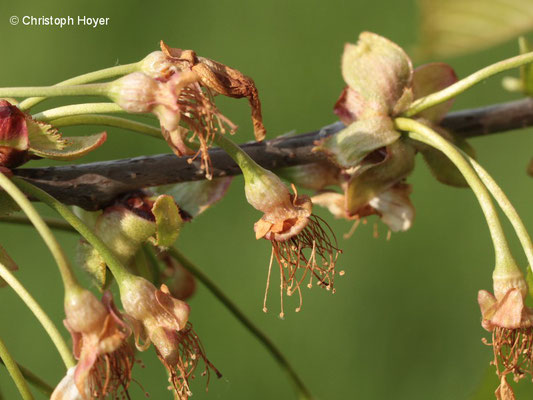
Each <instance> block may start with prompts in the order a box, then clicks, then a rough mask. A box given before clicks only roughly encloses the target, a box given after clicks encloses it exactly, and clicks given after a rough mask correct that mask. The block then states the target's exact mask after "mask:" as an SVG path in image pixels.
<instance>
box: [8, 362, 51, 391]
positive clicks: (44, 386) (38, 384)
mask: <svg viewBox="0 0 533 400" xmlns="http://www.w3.org/2000/svg"><path fill="white" fill-rule="evenodd" d="M0 364H3V365H5V364H4V363H3V361H2V360H0ZM17 366H18V367H19V369H20V372H21V373H22V376H23V377H24V379H26V380H27V381H28V382H29V383H30V384H31V385H32V386H34V387H35V388H36V389H37V390H39V391H40V392H41V393H42V394H44V395H45V396H46V397H47V398H49V397H50V396H51V395H52V392H53V391H54V388H53V387H52V386H50V385H49V384H48V383H46V382H45V381H44V380H42V379H41V378H39V377H38V376H37V375H35V374H34V373H33V372H31V371H30V370H29V369H28V368H26V367H24V366H23V365H20V364H19V363H17Z"/></svg>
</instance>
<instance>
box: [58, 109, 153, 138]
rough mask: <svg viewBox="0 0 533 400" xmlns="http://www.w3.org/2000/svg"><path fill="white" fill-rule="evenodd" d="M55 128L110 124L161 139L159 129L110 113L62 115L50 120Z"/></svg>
mask: <svg viewBox="0 0 533 400" xmlns="http://www.w3.org/2000/svg"><path fill="white" fill-rule="evenodd" d="M50 123H51V124H52V125H54V127H56V128H61V127H63V126H75V125H104V126H112V127H115V128H122V129H127V130H130V131H134V132H139V133H143V134H145V135H148V136H151V137H155V138H158V139H163V136H162V135H161V129H160V128H156V127H155V126H152V125H148V124H143V123H142V122H137V121H132V120H129V119H126V118H121V117H114V116H111V115H97V114H96V115H95V114H89V115H74V116H71V117H62V118H58V119H54V120H52V121H50Z"/></svg>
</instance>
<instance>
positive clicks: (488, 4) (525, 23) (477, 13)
mask: <svg viewBox="0 0 533 400" xmlns="http://www.w3.org/2000/svg"><path fill="white" fill-rule="evenodd" d="M418 4H419V7H420V17H421V24H420V32H419V43H418V45H417V47H416V53H417V55H418V56H420V57H422V58H445V57H453V56H458V55H461V54H465V53H468V52H473V51H477V50H482V49H485V48H489V47H492V46H495V45H497V44H499V43H502V42H504V41H506V40H509V39H511V38H513V37H516V36H519V35H521V34H523V33H525V32H528V31H530V30H531V29H533V2H532V1H524V0H445V1H435V0H418Z"/></svg>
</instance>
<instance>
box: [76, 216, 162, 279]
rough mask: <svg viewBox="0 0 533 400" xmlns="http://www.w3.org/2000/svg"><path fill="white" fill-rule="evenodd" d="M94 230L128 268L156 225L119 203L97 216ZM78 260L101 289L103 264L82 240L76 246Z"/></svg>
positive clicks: (104, 267) (104, 274)
mask: <svg viewBox="0 0 533 400" xmlns="http://www.w3.org/2000/svg"><path fill="white" fill-rule="evenodd" d="M94 230H95V233H96V234H97V235H98V237H99V238H100V239H102V241H103V242H104V243H105V244H106V245H107V246H108V247H109V249H111V250H112V251H113V253H114V254H115V256H116V257H117V258H118V260H119V261H120V262H121V263H122V264H123V265H124V266H125V267H127V268H129V267H130V264H131V262H132V260H133V259H134V257H135V254H136V253H137V252H138V251H139V249H140V248H141V246H142V244H143V243H144V242H146V241H147V240H148V239H149V238H150V237H151V236H153V235H154V234H155V233H156V224H155V222H154V221H151V220H147V219H145V218H143V217H141V216H139V215H137V214H135V213H134V212H132V211H130V210H128V209H126V208H125V207H123V206H114V207H110V208H108V209H106V210H105V211H104V212H103V213H102V214H101V215H99V216H98V218H97V220H96V224H95V229H94ZM86 246H88V248H86ZM78 261H79V263H80V264H81V266H82V267H83V268H84V269H85V270H86V271H87V272H88V273H89V274H90V275H91V276H92V277H93V279H94V280H95V283H96V285H97V286H98V287H99V288H100V289H101V288H102V287H103V286H104V285H105V283H106V270H107V268H106V264H105V262H104V261H103V259H102V258H101V257H100V255H99V254H98V252H97V251H96V250H95V249H94V248H93V247H92V246H91V245H89V244H87V243H84V240H82V241H81V242H80V245H79V246H78Z"/></svg>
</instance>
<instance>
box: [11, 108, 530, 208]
mask: <svg viewBox="0 0 533 400" xmlns="http://www.w3.org/2000/svg"><path fill="white" fill-rule="evenodd" d="M442 125H443V126H444V127H446V128H448V129H449V130H452V131H454V132H456V133H457V134H460V135H461V136H464V137H466V138H469V137H474V136H483V135H486V134H490V133H496V132H503V131H508V130H512V129H517V128H524V127H526V126H531V125H533V99H523V100H518V101H513V102H509V103H503V104H497V105H493V106H489V107H483V108H477V109H472V110H464V111H459V112H455V113H451V114H449V115H448V116H447V117H446V118H445V119H444V121H443V122H442ZM343 127H344V126H343V125H342V123H339V122H337V123H335V124H332V125H329V126H327V127H324V128H322V129H321V130H319V131H314V132H309V133H304V134H301V135H295V136H287V137H279V138H276V139H271V140H267V141H264V142H261V143H258V142H252V143H246V144H243V145H242V148H243V149H244V150H245V151H246V152H247V153H248V154H249V155H250V156H251V157H252V158H253V159H254V160H256V161H257V162H258V163H259V164H261V165H262V166H264V167H265V168H268V169H276V168H279V167H286V166H293V165H298V164H306V163H310V162H313V161H316V160H318V159H320V157H322V156H321V155H320V154H319V153H313V152H312V148H313V146H314V142H315V141H316V140H319V139H321V138H324V137H327V136H329V135H332V134H334V133H336V132H338V131H339V130H340V129H342V128H343ZM210 156H211V160H212V162H213V177H221V176H228V175H237V174H239V173H240V170H239V168H238V167H237V165H236V164H235V163H234V162H233V160H231V158H230V157H229V156H227V155H226V154H225V153H224V152H223V151H221V150H220V149H213V150H211V151H210ZM14 173H15V174H16V175H18V176H21V177H23V178H25V179H27V180H29V181H30V182H32V183H34V184H35V185H37V186H39V187H40V188H42V189H44V190H46V191H47V192H48V193H50V194H51V195H52V196H54V197H56V198H57V199H59V200H60V201H62V202H63V203H65V204H71V205H78V206H80V207H83V208H85V209H87V210H96V209H100V208H102V207H104V206H106V205H108V204H110V203H111V202H112V201H113V200H114V199H115V198H116V197H117V196H118V195H119V194H121V193H125V192H129V191H132V190H137V189H141V188H145V187H150V186H158V185H164V184H170V183H178V182H186V181H193V180H200V179H204V172H203V171H202V170H201V169H200V164H199V163H198V162H193V163H189V162H188V161H187V159H186V158H183V157H182V158H178V157H176V156H174V155H173V154H161V155H156V156H150V157H137V158H131V159H124V160H114V161H104V162H96V163H91V164H81V165H69V166H61V167H47V168H24V169H18V170H15V171H14Z"/></svg>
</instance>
